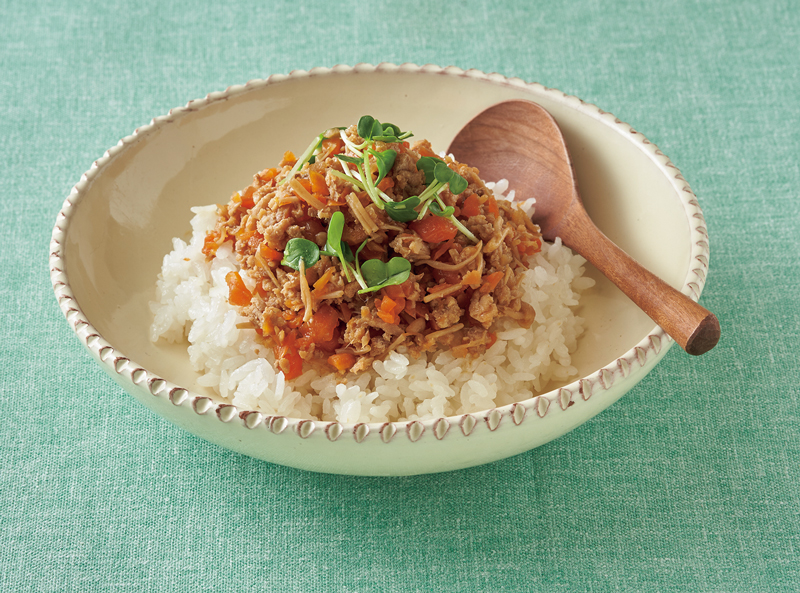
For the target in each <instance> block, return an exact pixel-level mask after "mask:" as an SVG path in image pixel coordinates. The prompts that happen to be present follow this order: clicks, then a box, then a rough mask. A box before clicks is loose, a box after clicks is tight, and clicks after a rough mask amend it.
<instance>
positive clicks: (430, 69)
mask: <svg viewBox="0 0 800 593" xmlns="http://www.w3.org/2000/svg"><path fill="white" fill-rule="evenodd" d="M374 72H385V73H391V72H404V73H433V74H441V75H445V76H454V77H468V78H473V79H478V80H486V81H489V82H492V83H494V84H500V85H505V86H511V87H517V88H527V89H531V88H533V89H536V90H537V92H539V93H544V94H546V95H549V96H550V97H552V98H554V99H555V100H558V101H561V102H564V103H566V104H567V105H569V106H571V107H573V108H575V109H577V110H579V111H580V112H582V113H584V114H586V115H589V116H591V117H593V118H594V119H597V120H600V121H602V122H603V123H605V124H606V125H608V126H610V127H612V128H616V129H617V130H618V131H619V132H620V133H622V134H624V135H626V136H628V137H630V138H632V139H633V140H634V142H635V143H636V144H638V145H639V148H640V149H641V150H642V151H643V152H645V153H646V154H647V155H648V156H650V158H651V159H652V161H653V162H654V163H656V164H657V165H658V167H659V168H660V169H661V170H662V171H663V172H664V174H665V175H666V176H667V177H668V178H669V180H670V182H671V184H672V186H673V187H674V188H675V189H676V191H677V193H678V195H679V196H680V198H681V201H682V203H683V207H684V210H685V211H686V213H687V216H688V218H689V221H690V224H692V229H691V254H690V260H691V262H692V269H691V270H690V272H689V273H688V274H687V277H686V279H685V280H684V285H683V286H682V287H681V292H683V293H684V294H686V295H687V296H689V297H690V298H692V299H693V300H695V301H696V300H698V299H699V297H700V293H701V292H702V290H703V286H704V284H705V279H706V275H707V272H708V258H709V244H708V232H707V229H706V224H705V219H704V217H703V213H702V211H701V209H700V205H699V204H698V202H697V197H696V196H695V195H694V193H693V192H692V190H691V188H690V187H689V184H688V183H687V182H686V180H685V179H684V177H683V175H682V174H681V172H680V171H679V170H678V168H677V167H676V166H675V165H674V164H672V162H670V160H669V159H668V158H667V157H666V156H665V155H664V153H662V152H661V151H660V150H659V149H658V147H656V146H655V145H654V144H652V143H651V142H650V141H649V140H647V138H645V137H644V136H643V135H642V134H640V133H639V132H637V131H636V130H634V129H633V128H632V127H631V126H630V125H628V124H626V123H624V122H622V121H620V120H619V119H618V118H616V117H615V116H614V115H612V114H610V113H608V112H606V111H603V110H602V109H600V108H599V107H597V106H595V105H593V104H591V103H586V102H585V101H583V100H581V99H579V98H578V97H574V96H571V95H567V94H565V93H563V92H561V91H558V90H556V89H551V88H547V87H545V86H543V85H541V84H538V83H529V82H525V81H523V80H521V79H519V78H507V77H505V76H503V75H502V74H498V73H489V74H487V73H484V72H482V71H480V70H474V69H470V70H463V69H461V68H457V67H455V66H449V67H445V68H443V67H440V66H436V65H433V64H426V65H423V66H419V65H416V64H412V63H405V64H401V65H396V64H391V63H380V64H378V65H377V66H374V65H372V64H356V65H355V66H352V67H351V66H344V65H338V66H334V67H332V68H325V67H319V68H313V69H311V70H308V71H306V70H294V71H292V72H290V73H289V74H273V75H272V76H269V77H268V78H266V79H259V80H251V81H249V82H247V83H246V84H244V85H236V86H231V87H228V88H227V89H226V90H224V91H220V92H213V93H210V94H208V95H206V97H205V98H203V99H196V100H193V101H189V103H187V104H186V105H185V106H183V107H178V108H175V109H171V110H170V111H169V113H168V114H167V115H163V116H159V117H156V118H154V119H153V120H152V121H151V122H150V123H149V124H147V125H144V126H141V127H139V128H137V129H136V130H134V132H133V134H131V135H129V136H126V137H125V138H123V139H122V140H120V141H119V143H118V144H117V145H116V146H114V147H112V148H110V149H108V150H107V151H106V152H105V154H104V155H103V156H102V157H101V158H99V159H98V160H96V161H95V162H94V163H93V164H92V166H91V168H90V169H89V170H88V171H87V172H86V173H84V174H83V175H82V176H81V179H80V181H79V182H78V183H77V184H76V185H75V186H74V187H73V188H72V191H71V192H70V194H69V196H68V197H67V198H66V199H65V200H64V204H63V206H62V208H61V211H60V212H59V213H58V216H57V219H56V224H55V226H54V228H53V234H52V239H51V242H50V260H49V265H50V278H51V282H52V285H53V290H54V292H55V296H56V299H57V301H58V304H59V307H60V308H61V311H62V312H63V313H64V316H65V317H66V319H67V321H68V322H69V324H70V326H71V327H72V328H73V330H74V331H75V333H76V334H77V336H78V337H79V339H80V340H81V342H82V343H83V344H84V346H86V348H87V349H88V350H89V351H90V353H91V354H92V355H93V356H94V357H95V358H96V359H97V360H98V361H99V362H100V363H101V364H102V365H105V367H106V370H107V371H108V372H109V373H110V374H111V375H112V376H114V375H118V376H119V379H120V380H122V381H123V382H127V381H129V382H130V383H132V384H133V385H135V386H138V387H144V388H146V389H147V390H148V391H149V392H150V393H151V394H152V395H153V396H154V397H159V398H164V399H168V400H169V401H170V402H171V403H172V404H174V405H175V406H181V407H184V408H187V413H194V414H200V415H207V414H212V415H214V416H216V418H217V419H218V420H219V421H220V422H223V423H230V422H234V421H238V422H240V423H241V424H242V425H243V426H244V427H246V428H248V429H256V428H258V427H261V426H263V427H265V428H266V429H268V430H269V431H271V432H272V433H274V434H294V435H296V436H298V437H300V438H303V439H305V438H308V437H309V436H311V434H313V433H314V432H315V431H322V432H323V433H324V434H325V436H326V437H327V439H328V440H329V441H336V440H338V439H339V438H340V437H342V435H345V434H349V435H350V436H351V438H353V439H354V440H355V442H357V443H361V442H363V441H364V440H365V439H366V438H367V436H368V435H369V434H370V433H372V432H375V433H377V434H378V435H379V437H380V439H381V440H382V441H383V442H384V443H388V442H390V441H391V440H392V439H394V438H395V437H396V436H397V435H399V434H402V433H405V434H406V436H407V438H408V439H409V440H410V441H411V442H418V441H420V439H422V438H423V437H425V436H426V435H432V437H433V438H435V439H438V440H441V439H443V438H444V437H445V435H447V434H448V433H450V432H451V431H452V432H456V433H461V434H462V435H464V436H469V435H470V434H471V433H472V432H473V430H475V427H476V426H477V425H479V424H481V423H485V425H486V426H487V428H488V429H489V430H490V431H494V430H496V429H497V428H498V426H500V423H501V422H503V421H504V420H505V419H508V420H509V421H511V422H512V423H513V424H514V425H516V426H518V425H520V424H522V423H523V421H524V420H525V418H526V417H527V416H528V415H529V414H532V415H535V416H538V417H539V418H544V417H545V416H546V415H547V413H548V410H549V409H550V408H551V407H552V406H558V407H559V408H561V409H562V410H567V409H568V408H569V407H570V406H572V405H573V404H574V403H576V400H577V398H580V399H583V400H588V399H589V398H591V397H598V396H601V395H602V393H603V392H605V391H608V390H609V389H610V388H611V387H612V385H614V383H615V382H616V381H617V380H619V379H624V378H627V377H628V376H629V375H630V374H631V373H632V372H634V371H635V370H637V369H638V368H641V367H643V366H645V364H647V362H648V361H649V360H650V359H651V358H652V357H654V356H659V354H660V353H661V352H662V351H663V350H664V349H665V348H668V347H669V346H670V345H671V343H672V339H671V338H670V337H669V336H668V335H667V334H666V333H665V332H664V331H663V330H662V329H661V328H660V327H658V326H656V327H655V328H654V330H653V331H652V332H651V333H650V334H648V335H647V336H646V337H645V338H643V339H642V340H641V341H640V342H639V343H638V344H637V345H636V346H634V347H633V348H632V349H630V350H629V351H627V352H626V353H625V354H623V355H622V356H620V357H619V358H617V359H616V360H614V361H612V362H610V363H609V364H607V365H606V366H604V367H602V368H600V369H598V370H597V371H595V372H593V373H591V374H590V375H587V376H585V377H582V378H580V379H577V380H575V381H573V382H572V383H570V384H568V385H566V386H564V387H561V388H558V389H555V390H552V391H549V392H547V393H543V394H540V395H536V396H534V397H531V398H529V399H526V400H523V401H520V402H516V403H512V404H509V405H506V406H502V407H498V408H492V409H489V410H483V411H480V412H473V413H469V414H461V415H457V416H449V417H446V418H433V419H429V420H411V421H402V422H383V423H355V424H348V423H343V422H337V421H323V420H308V419H299V418H289V417H285V416H272V415H268V414H264V413H263V412H259V411H257V410H246V409H239V408H238V407H236V406H234V405H232V404H228V403H221V402H217V401H215V400H213V399H212V398H210V397H208V396H205V395H200V394H196V393H193V392H191V391H190V390H188V389H185V388H183V387H181V386H179V385H176V384H174V383H171V382H169V381H167V380H166V379H163V378H162V377H159V376H157V375H155V374H154V373H152V372H150V371H148V370H147V369H145V368H142V367H141V366H139V365H138V364H137V363H136V362H134V361H132V360H130V359H129V358H126V357H125V356H124V355H123V354H122V353H121V352H119V351H117V350H116V349H115V348H114V347H113V346H112V345H111V344H109V343H108V342H107V341H106V340H105V339H104V338H103V336H102V335H100V333H99V332H98V330H97V329H96V328H95V327H94V326H93V325H92V324H91V323H90V322H89V320H88V319H87V318H86V316H85V315H84V313H83V311H82V310H81V308H80V306H79V304H78V303H77V301H76V300H75V299H74V297H73V294H72V291H71V289H70V285H69V280H68V278H67V274H66V273H65V272H64V267H65V266H64V259H63V254H64V243H63V240H64V237H65V235H66V232H67V229H68V227H69V223H70V217H71V215H72V212H73V206H75V204H77V203H78V202H79V201H80V200H81V198H82V196H83V193H84V192H85V190H86V188H87V186H88V185H89V183H90V182H91V180H92V179H93V178H94V177H95V176H96V175H98V173H99V172H100V171H101V170H102V169H103V168H104V167H105V166H106V165H107V164H108V162H109V161H110V160H111V159H112V158H113V157H114V156H115V155H116V154H118V153H119V152H120V151H122V150H124V149H125V148H126V147H127V146H129V145H131V144H133V143H135V142H137V140H138V137H139V136H140V135H141V134H143V133H147V132H151V131H152V130H154V129H156V128H160V127H162V126H164V125H167V124H169V123H171V122H173V121H175V120H176V119H178V118H180V117H181V116H182V115H184V114H186V113H189V112H193V111H197V110H198V109H201V108H203V107H204V106H206V105H209V104H211V103H214V102H217V101H221V100H225V99H227V98H229V97H231V96H235V95H238V94H240V93H243V92H247V91H250V90H253V89H256V88H261V87H264V86H268V85H272V84H275V83H278V82H283V81H286V80H289V79H299V78H304V77H311V76H330V75H337V74H357V73H374ZM454 428H455V430H453V429H454ZM427 438H431V437H430V436H428V437H427Z"/></svg>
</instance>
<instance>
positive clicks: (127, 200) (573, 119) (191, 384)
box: [50, 64, 708, 475]
mask: <svg viewBox="0 0 800 593" xmlns="http://www.w3.org/2000/svg"><path fill="white" fill-rule="evenodd" d="M517 98H523V99H530V100H533V101H536V102H537V103H539V104H540V105H542V106H543V107H545V108H546V109H547V110H549V111H550V113H551V114H552V115H553V116H554V117H555V119H556V121H557V122H558V124H559V125H560V126H561V128H562V130H563V132H564V136H565V138H566V141H567V144H568V147H569V150H570V152H571V155H572V158H573V163H574V167H575V170H576V174H577V178H578V183H579V186H580V188H581V192H582V195H583V198H584V201H585V204H586V207H587V210H588V211H589V214H590V215H591V216H592V218H593V219H594V220H595V222H596V223H597V224H598V226H599V227H600V228H601V230H603V231H604V232H605V233H606V234H607V235H608V236H609V237H610V238H611V239H612V240H613V241H615V242H616V243H617V244H618V245H620V246H621V247H622V248H623V249H625V250H626V251H627V252H628V253H630V254H631V255H632V256H633V257H634V258H636V259H637V260H638V261H639V262H640V263H642V264H643V265H645V266H646V267H648V268H649V269H651V270H652V271H653V272H655V273H656V274H658V275H659V276H661V277H662V278H663V279H664V280H666V281H667V282H668V283H670V284H671V285H672V286H674V287H676V288H677V289H679V290H680V291H682V292H683V293H684V294H687V295H689V296H690V297H691V298H692V299H694V300H696V299H698V298H699V296H700V292H701V290H702V288H703V284H704V280H705V277H706V272H707V269H708V238H707V234H706V227H705V223H704V220H703V215H702V213H701V210H700V207H699V206H698V203H697V200H696V198H695V196H694V194H693V193H692V191H691V189H690V188H689V185H688V184H687V183H686V181H685V180H684V178H683V177H682V176H681V174H680V171H678V169H677V168H676V167H675V166H674V165H673V164H672V163H671V162H670V161H669V159H668V158H667V157H666V156H665V155H664V154H662V153H661V152H660V151H659V150H658V149H657V148H656V147H655V146H654V145H653V144H652V143H650V142H649V141H648V140H647V139H646V138H645V137H644V136H642V135H641V134H639V133H638V132H636V131H635V130H633V129H632V128H631V127H630V126H629V125H627V124H625V123H622V122H621V121H620V120H618V119H617V118H615V117H614V116H613V115H611V114H610V113H607V112H605V111H603V110H601V109H599V108H598V107H595V106H594V105H590V104H588V103H585V102H583V101H581V100H580V99H578V98H576V97H572V96H567V95H565V94H564V93H562V92H559V91H556V90H553V89H548V88H545V87H543V86H541V85H539V84H529V83H526V82H524V81H522V80H519V79H509V78H505V77H503V76H501V75H498V74H485V73H483V72H479V71H476V70H467V71H464V70H461V69H458V68H453V67H450V68H440V67H437V66H431V65H428V66H421V67H420V66H416V65H413V64H404V65H401V66H397V65H393V64H380V65H378V66H372V65H358V66H355V67H345V66H337V67H334V68H330V69H329V68H315V69H313V70H311V71H308V72H306V71H296V72H292V73H291V74H289V75H274V76H270V77H269V78H268V79H266V80H256V81H251V82H248V83H247V84H245V85H243V86H234V87H231V88H229V89H227V90H225V91H223V92H216V93H211V94H210V95H208V96H207V97H206V98H204V99H199V100H196V101H191V102H190V103H188V104H187V105H186V106H185V107H181V108H177V109H173V110H172V111H170V112H169V113H168V114H167V115H164V116H161V117H157V118H155V119H154V120H153V121H152V122H151V123H150V124H149V125H145V126H142V127H141V128H139V129H137V130H136V131H135V132H134V133H133V134H132V135H130V136H127V137H126V138H123V139H122V140H121V141H120V142H119V144H117V145H116V146H115V147H113V148H111V149H109V150H108V151H107V152H106V153H105V155H103V156H102V157H101V158H100V159H98V160H97V161H96V162H95V163H94V164H93V165H92V167H91V169H89V171H87V172H86V173H85V174H84V175H83V177H82V178H81V180H80V181H79V182H78V184H77V185H76V186H75V188H74V189H73V190H72V192H71V193H70V195H69V196H68V197H67V199H66V201H65V202H64V205H63V208H62V209H61V212H60V213H59V214H58V218H57V222H56V225H55V228H54V230H53V236H52V244H51V256H50V270H51V278H52V282H53V287H54V290H55V295H56V297H57V299H58V303H59V305H60V307H61V309H62V311H63V312H64V314H65V316H66V318H67V321H68V322H69V324H70V326H71V327H72V328H73V329H74V331H75V333H76V334H77V336H78V338H79V339H80V341H81V342H82V343H83V344H84V345H85V346H86V348H87V349H88V350H89V352H90V353H91V355H92V356H93V357H94V358H95V359H96V360H97V361H98V362H99V364H100V366H101V368H102V369H103V370H105V371H106V372H107V373H108V374H109V375H110V376H111V377H112V378H113V379H114V380H115V381H116V382H117V383H118V384H119V385H120V386H121V387H122V388H123V389H124V390H126V391H128V392H129V393H130V394H132V395H133V396H134V397H135V398H136V399H138V400H139V401H140V402H142V403H143V404H144V405H145V406H147V407H148V408H150V409H152V410H153V411H154V412H156V413H157V414H160V415H161V416H163V417H164V418H166V419H167V420H169V421H170V422H173V423H174V424H176V425H178V426H180V427H182V428H184V429H186V430H188V431H190V432H191V433H194V434H195V435H198V436H200V437H202V438H204V439H207V440H208V441H211V442H213V443H216V444H218V445H221V446H223V447H227V448H229V449H233V450H235V451H239V452H241V453H245V454H247V455H251V456H253V457H257V458H261V459H264V460H267V461H270V462H274V463H280V464H284V465H289V466H294V467H298V468H304V469H307V470H313V471H322V472H332V473H345V474H360V475H408V474H419V473H428V472H438V471H446V470H454V469H458V468H464V467H468V466H473V465H478V464H482V463H486V462H489V461H493V460H497V459H501V458H504V457H508V456H511V455H515V454H518V453H521V452H523V451H527V450H529V449H532V448H534V447H537V446H539V445H542V444H543V443H546V442H548V441H550V440H552V439H554V438H556V437H558V436H560V435H563V434H564V433H566V432H568V431H569V430H571V429H573V428H575V427H576V426H578V425H580V424H582V423H583V422H585V421H586V420H588V419H589V418H591V417H592V416H594V415H596V414H597V413H599V412H600V411H601V410H603V409H605V408H606V407H608V406H609V405H611V404H612V403H613V402H615V401H616V400H617V399H619V398H620V397H621V396H622V395H623V394H625V393H626V392H627V391H628V390H630V389H631V388H632V387H634V386H635V385H636V384H637V383H638V382H639V381H640V380H641V379H642V378H643V377H644V376H645V375H646V374H647V373H648V372H649V371H650V370H651V369H652V368H653V366H654V365H655V364H656V363H657V362H658V361H659V360H660V359H661V358H662V357H663V356H664V355H665V353H666V352H667V350H668V349H669V348H670V347H671V345H672V344H673V342H672V340H671V339H670V338H669V337H668V336H667V335H666V334H665V333H664V332H663V331H662V330H661V329H660V328H659V327H657V326H655V325H654V323H653V322H652V321H651V320H650V319H649V318H648V317H647V316H646V315H645V314H644V313H642V312H641V311H640V310H639V309H637V308H636V307H635V306H634V305H633V303H631V301H629V300H628V299H627V298H626V297H625V296H623V295H622V293H621V292H620V291H619V290H618V289H617V288H616V287H614V286H613V285H612V284H610V283H609V282H608V281H607V280H605V278H604V277H602V276H601V275H600V274H599V273H598V272H597V271H596V270H594V269H593V268H591V266H589V269H588V274H589V275H590V276H592V277H594V278H595V279H596V280H597V285H596V286H595V287H594V288H593V289H591V290H590V291H589V292H588V293H587V295H586V296H585V298H584V300H583V301H582V306H581V309H580V311H579V315H581V316H583V317H584V318H585V319H586V332H585V334H584V335H583V337H582V338H581V340H580V342H579V346H578V350H577V352H576V353H575V354H574V357H573V363H574V364H575V365H576V366H577V368H578V369H579V378H577V379H575V380H574V381H571V382H569V383H567V384H556V385H553V386H552V390H551V391H548V392H547V393H542V394H539V395H535V396H534V394H531V398H530V399H527V400H525V401H521V402H518V403H515V404H513V405H508V406H504V407H500V408H496V409H491V410H484V411H481V412H477V413H472V414H464V415H461V416H455V417H448V418H435V419H431V420H426V421H413V422H394V423H391V422H390V423H383V424H380V423H378V424H356V425H350V424H342V423H338V422H323V421H310V420H301V419H296V418H287V417H275V416H267V415H264V414H263V413H261V412H258V411H255V410H246V409H238V408H236V407H234V406H232V405H230V404H229V403H227V402H225V401H223V400H221V399H220V398H218V397H216V396H215V395H214V394H213V392H211V391H209V390H207V389H206V388H203V387H201V386H199V385H198V384H197V382H196V379H197V375H196V374H195V373H194V371H192V369H191V367H190V366H189V361H188V356H187V353H186V348H185V346H181V345H168V344H164V343H158V344H153V343H151V342H150V341H149V340H148V327H149V325H150V323H151V317H150V312H149V309H148V302H149V301H150V300H151V299H152V298H153V297H154V292H155V283H156V277H157V275H158V273H159V270H160V265H161V260H162V258H163V256H164V255H165V254H166V253H167V252H168V251H170V250H171V239H172V237H174V236H181V237H184V238H188V236H189V231H190V227H189V220H190V217H191V213H190V210H189V208H190V207H191V206H196V205H204V204H208V203H214V202H223V201H225V200H227V198H228V196H230V194H231V193H232V192H233V191H236V190H237V189H239V188H241V187H244V186H245V185H247V184H248V183H249V182H250V180H251V179H252V175H253V173H254V172H255V171H259V170H261V169H262V168H264V167H265V166H267V165H268V164H269V163H276V162H278V161H279V160H280V158H281V156H282V154H283V151H284V150H287V149H292V150H295V151H301V150H302V149H303V148H304V147H305V145H306V143H307V140H308V138H310V137H313V136H314V135H316V134H317V133H319V130H321V129H325V128H327V127H329V126H331V125H342V124H341V122H353V121H356V120H357V119H358V117H359V116H361V115H363V114H364V113H369V114H371V115H373V116H375V117H376V118H378V119H380V120H382V121H392V122H397V123H400V124H402V126H403V127H404V128H406V129H410V130H414V131H415V133H416V135H417V137H420V138H428V139H429V140H431V142H432V143H433V146H434V148H435V149H436V150H443V149H445V148H446V147H447V146H448V145H449V143H450V140H451V139H452V138H453V137H454V136H455V134H456V132H457V131H458V130H459V129H460V128H461V126H463V125H464V124H465V123H466V122H467V121H469V120H470V119H471V118H472V117H473V116H475V115H476V114H477V113H479V112H480V111H482V110H483V109H485V108H486V107H488V106H490V105H492V104H494V103H497V102H499V101H503V100H507V99H517ZM687 364H688V361H687ZM121 403H122V401H121Z"/></svg>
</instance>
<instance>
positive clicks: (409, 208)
mask: <svg viewBox="0 0 800 593" xmlns="http://www.w3.org/2000/svg"><path fill="white" fill-rule="evenodd" d="M417 206H419V198H418V197H417V196H411V197H410V198H406V199H405V200H403V201H402V202H386V214H388V215H389V218H391V219H392V220H396V221H398V222H411V221H412V220H414V219H416V218H417V212H416V210H414V208H416V207H417Z"/></svg>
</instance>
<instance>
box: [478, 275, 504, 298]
mask: <svg viewBox="0 0 800 593" xmlns="http://www.w3.org/2000/svg"><path fill="white" fill-rule="evenodd" d="M502 277H503V272H494V273H492V274H487V275H486V276H484V277H483V284H482V285H481V288H480V292H481V294H487V293H490V292H492V291H493V290H494V289H495V287H496V286H497V283H498V282H500V279H501V278H502Z"/></svg>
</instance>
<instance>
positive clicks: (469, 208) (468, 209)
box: [461, 194, 481, 218]
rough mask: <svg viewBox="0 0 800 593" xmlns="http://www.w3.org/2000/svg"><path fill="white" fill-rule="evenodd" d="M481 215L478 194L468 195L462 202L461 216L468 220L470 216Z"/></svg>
mask: <svg viewBox="0 0 800 593" xmlns="http://www.w3.org/2000/svg"><path fill="white" fill-rule="evenodd" d="M480 213H481V200H480V198H479V197H478V194H470V195H468V196H467V197H466V199H465V200H464V205H463V206H461V215H462V216H466V217H467V218H469V217H470V216H478V215H479V214H480Z"/></svg>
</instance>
